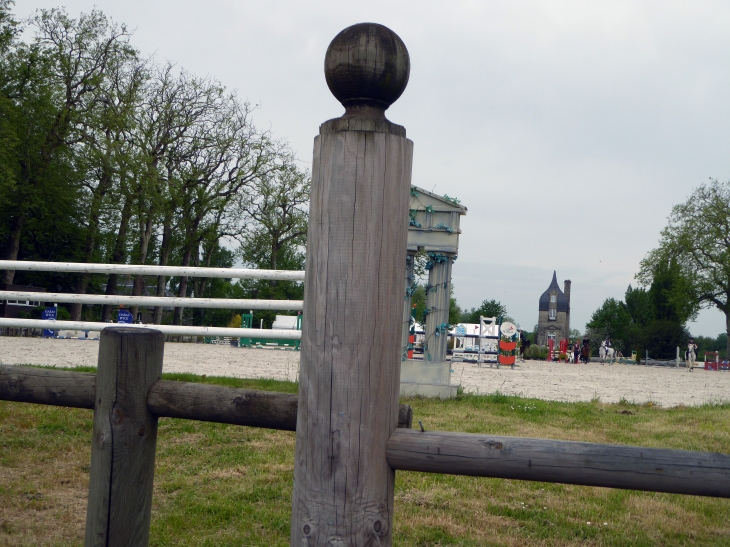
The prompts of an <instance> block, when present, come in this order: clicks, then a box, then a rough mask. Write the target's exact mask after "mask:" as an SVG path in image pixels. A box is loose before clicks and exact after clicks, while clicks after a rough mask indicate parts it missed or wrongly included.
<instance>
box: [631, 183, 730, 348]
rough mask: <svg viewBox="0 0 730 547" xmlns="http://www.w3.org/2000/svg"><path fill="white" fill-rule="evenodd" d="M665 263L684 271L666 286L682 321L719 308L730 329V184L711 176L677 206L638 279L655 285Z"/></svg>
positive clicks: (729, 329)
mask: <svg viewBox="0 0 730 547" xmlns="http://www.w3.org/2000/svg"><path fill="white" fill-rule="evenodd" d="M663 264H665V265H668V267H669V268H676V269H677V270H678V271H679V273H680V275H678V276H676V280H675V282H674V283H673V284H672V285H671V286H669V287H666V286H665V287H662V290H663V291H665V292H666V294H667V297H668V298H669V300H670V301H671V302H672V303H673V304H674V307H675V309H676V310H679V315H680V317H679V319H680V321H681V319H682V318H683V317H685V318H686V317H688V318H692V317H694V315H696V313H697V310H698V309H699V308H700V307H713V306H714V307H716V308H717V309H719V310H720V311H722V312H723V313H724V314H725V323H726V332H728V333H730V306H729V302H730V301H729V298H730V182H724V183H721V182H718V181H717V180H713V179H711V180H710V182H709V183H707V184H703V185H701V186H699V187H698V188H696V189H695V190H694V191H693V192H692V194H691V195H690V197H689V199H688V200H687V201H686V202H685V203H682V204H679V205H675V206H674V207H673V208H672V212H671V214H670V216H669V219H668V224H667V226H666V227H665V228H664V230H662V234H661V239H660V242H659V247H658V248H656V249H654V250H652V251H651V252H650V253H649V254H648V255H647V256H646V257H645V258H644V260H642V262H641V270H640V271H639V273H638V274H637V278H638V279H639V281H640V282H641V283H642V284H643V285H645V286H646V285H649V284H650V283H651V282H652V281H653V279H654V275H655V273H656V272H657V271H661V268H662V265H663ZM726 352H727V353H728V354H730V341H729V342H728V346H727V347H726Z"/></svg>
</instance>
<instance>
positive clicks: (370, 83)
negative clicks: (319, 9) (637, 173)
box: [290, 23, 413, 547]
mask: <svg viewBox="0 0 730 547" xmlns="http://www.w3.org/2000/svg"><path fill="white" fill-rule="evenodd" d="M409 71H410V61H409V57H408V52H407V50H406V48H405V45H404V44H403V42H402V41H401V39H400V38H399V37H398V36H397V35H396V34H395V33H393V32H392V31H391V30H389V29H387V28H386V27H383V26H382V25H377V24H373V23H363V24H359V25H354V26H352V27H349V28H346V29H345V30H343V31H342V32H341V33H340V34H338V35H337V36H336V37H335V39H334V40H333V41H332V43H331V44H330V46H329V48H328V50H327V55H326V59H325V76H326V78H327V84H328V86H329V88H330V90H331V91H332V93H333V95H335V97H336V98H337V99H338V100H340V102H341V103H342V104H343V105H344V106H345V108H346V112H345V115H344V116H343V117H342V118H338V119H335V120H330V121H328V122H326V123H324V124H322V126H321V127H320V134H319V136H318V137H317V138H316V139H315V143H314V161H313V164H312V194H311V201H310V209H309V231H308V234H307V265H306V282H305V287H304V320H303V330H302V343H301V357H300V359H301V367H300V380H299V407H298V412H297V431H296V456H295V461H294V488H293V495H292V498H293V499H292V526H291V536H290V544H291V545H292V546H297V547H302V546H322V547H325V546H327V547H345V546H348V547H350V546H353V547H354V546H358V545H382V546H386V547H387V546H390V545H391V544H392V529H393V487H394V481H395V472H394V470H393V469H391V467H390V466H389V465H388V462H387V459H386V455H385V450H386V444H387V441H388V438H389V437H390V435H391V433H392V432H393V431H394V430H395V428H396V427H397V424H398V396H399V392H400V389H399V388H400V362H401V361H400V356H401V337H402V319H403V264H404V263H405V260H406V244H407V235H408V206H409V200H410V186H411V161H412V155H413V143H412V142H411V141H409V140H408V139H406V136H405V129H404V128H403V127H401V126H399V125H395V124H392V123H390V122H389V121H388V120H387V119H386V118H385V112H384V111H385V109H386V108H388V106H390V104H391V103H393V102H394V101H395V100H396V99H397V98H398V97H399V96H400V95H401V93H402V92H403V90H404V89H405V87H406V84H407V82H408V76H409Z"/></svg>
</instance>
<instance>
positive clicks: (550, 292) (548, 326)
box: [536, 271, 570, 346]
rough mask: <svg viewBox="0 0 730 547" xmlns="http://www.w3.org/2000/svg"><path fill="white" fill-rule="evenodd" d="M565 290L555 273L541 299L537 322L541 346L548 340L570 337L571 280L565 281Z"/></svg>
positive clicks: (537, 338) (556, 340) (538, 341)
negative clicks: (562, 288)
mask: <svg viewBox="0 0 730 547" xmlns="http://www.w3.org/2000/svg"><path fill="white" fill-rule="evenodd" d="M563 287H564V290H562V291H561V290H560V287H559V286H558V277H557V275H556V273H555V271H553V281H552V283H550V286H549V287H548V288H547V290H546V291H545V292H544V293H542V296H541V297H540V305H539V310H540V313H539V316H538V320H537V337H536V341H537V343H538V344H539V345H541V346H545V345H547V343H548V339H550V338H552V339H553V340H555V344H556V345H557V343H558V342H559V341H560V340H563V339H565V338H569V336H570V280H569V279H566V280H565V281H564V285H563Z"/></svg>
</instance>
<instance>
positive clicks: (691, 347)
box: [687, 342, 697, 372]
mask: <svg viewBox="0 0 730 547" xmlns="http://www.w3.org/2000/svg"><path fill="white" fill-rule="evenodd" d="M696 350H697V346H696V345H695V344H694V343H693V342H690V343H689V344H688V345H687V371H688V372H692V371H693V370H694V368H695V359H696V358H697V355H696V354H695V351H696Z"/></svg>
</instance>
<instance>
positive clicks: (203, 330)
mask: <svg viewBox="0 0 730 547" xmlns="http://www.w3.org/2000/svg"><path fill="white" fill-rule="evenodd" d="M119 326H120V325H119V323H95V322H93V321H50V320H47V319H14V318H13V319H4V318H0V328H1V327H14V328H22V329H49V330H81V331H101V330H104V329H108V328H115V327H119ZM124 326H125V327H126V328H133V329H146V328H154V329H155V330H158V331H160V332H161V333H162V334H166V335H168V336H230V337H233V338H245V337H248V338H266V339H278V340H299V339H301V337H302V331H299V330H285V329H233V328H227V327H186V326H183V325H142V324H136V323H135V324H128V325H124Z"/></svg>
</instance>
